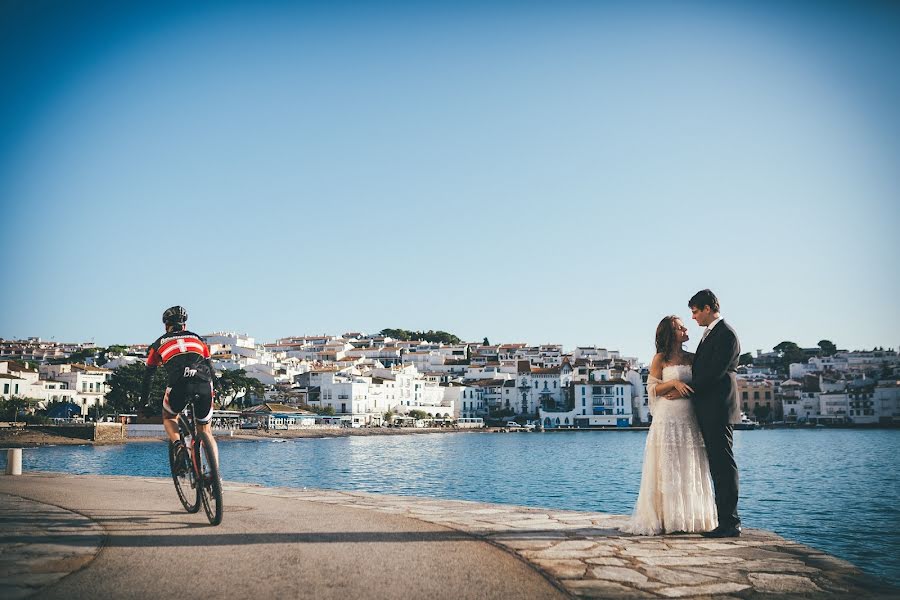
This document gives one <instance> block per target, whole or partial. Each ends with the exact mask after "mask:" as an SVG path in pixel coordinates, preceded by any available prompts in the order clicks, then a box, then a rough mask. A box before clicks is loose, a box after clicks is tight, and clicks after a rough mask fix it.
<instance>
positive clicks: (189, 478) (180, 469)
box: [169, 417, 200, 513]
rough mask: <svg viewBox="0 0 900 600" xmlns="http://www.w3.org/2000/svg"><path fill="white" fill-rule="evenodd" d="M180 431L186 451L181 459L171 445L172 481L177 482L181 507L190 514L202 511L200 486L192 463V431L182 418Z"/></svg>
mask: <svg viewBox="0 0 900 600" xmlns="http://www.w3.org/2000/svg"><path fill="white" fill-rule="evenodd" d="M178 429H179V435H180V437H181V443H182V444H184V449H185V451H184V452H182V453H181V455H180V457H176V455H175V446H174V445H172V444H169V467H170V468H171V469H172V480H173V481H174V482H175V491H176V492H177V493H178V499H179V500H181V505H182V506H184V510H186V511H188V512H189V513H195V512H197V511H199V510H200V486H199V485H197V480H196V475H195V472H194V465H193V463H192V461H191V441H192V440H191V437H190V435H191V434H190V430H189V429H188V427H187V425H186V424H185V423H184V421H183V419H182V418H181V417H178Z"/></svg>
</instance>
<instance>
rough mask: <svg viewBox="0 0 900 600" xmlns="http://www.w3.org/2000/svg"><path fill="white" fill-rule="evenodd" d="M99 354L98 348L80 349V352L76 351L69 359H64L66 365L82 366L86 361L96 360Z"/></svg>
mask: <svg viewBox="0 0 900 600" xmlns="http://www.w3.org/2000/svg"><path fill="white" fill-rule="evenodd" d="M99 353H100V349H99V348H81V349H80V350H76V351H75V352H73V353H72V354H70V355H69V358H68V359H66V362H68V363H73V364H74V363H81V364H84V363H85V361H87V359H89V358H90V359H94V358H97V355H98V354H99Z"/></svg>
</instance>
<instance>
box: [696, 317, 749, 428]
mask: <svg viewBox="0 0 900 600" xmlns="http://www.w3.org/2000/svg"><path fill="white" fill-rule="evenodd" d="M740 356H741V344H740V342H739V341H738V338H737V334H736V333H735V332H734V329H732V328H731V326H730V325H728V323H726V322H725V320H724V319H723V320H721V321H719V322H718V324H716V326H715V327H714V328H713V330H712V331H710V332H709V335H707V336H706V339H705V340H703V341H702V342H701V343H700V345H699V346H698V347H697V353H696V354H695V355H694V364H693V368H692V371H693V376H692V379H691V387H692V388H694V394H693V396H692V397H691V399H692V400H693V401H694V409H695V410H696V411H697V417H698V419H700V421H701V422H703V421H706V422H709V423H716V422H718V423H720V424H722V425H724V424H728V423H740V421H741V410H740V404H739V403H738V397H737V385H736V382H735V372H736V371H737V367H738V360H739V359H740Z"/></svg>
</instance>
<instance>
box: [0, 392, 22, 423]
mask: <svg viewBox="0 0 900 600" xmlns="http://www.w3.org/2000/svg"><path fill="white" fill-rule="evenodd" d="M26 408H28V402H26V400H25V398H21V397H19V396H11V397H9V398H3V397H0V419H3V420H4V421H17V420H18V419H19V418H21V413H24V412H25V409H26Z"/></svg>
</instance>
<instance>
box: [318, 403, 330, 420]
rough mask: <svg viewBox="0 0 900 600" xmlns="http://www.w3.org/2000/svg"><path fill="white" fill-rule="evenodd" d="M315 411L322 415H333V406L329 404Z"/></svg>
mask: <svg viewBox="0 0 900 600" xmlns="http://www.w3.org/2000/svg"><path fill="white" fill-rule="evenodd" d="M316 412H318V413H319V414H320V415H323V416H327V417H333V416H334V407H333V406H331V405H329V406H323V407H322V408H320V409H318V410H317V411H316Z"/></svg>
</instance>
